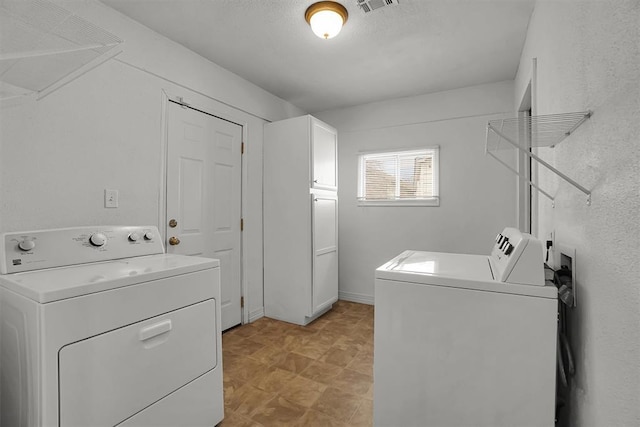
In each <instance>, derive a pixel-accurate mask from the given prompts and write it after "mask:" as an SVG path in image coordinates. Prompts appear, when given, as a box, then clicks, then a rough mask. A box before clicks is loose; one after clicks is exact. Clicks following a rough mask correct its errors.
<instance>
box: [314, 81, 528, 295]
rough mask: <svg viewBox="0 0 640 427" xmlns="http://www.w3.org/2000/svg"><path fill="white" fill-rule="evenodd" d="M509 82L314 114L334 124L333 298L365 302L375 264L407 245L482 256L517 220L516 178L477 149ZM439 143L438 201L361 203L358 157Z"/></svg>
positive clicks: (507, 96) (505, 110)
mask: <svg viewBox="0 0 640 427" xmlns="http://www.w3.org/2000/svg"><path fill="white" fill-rule="evenodd" d="M513 96H514V95H513V81H506V82H500V83H495V84H487V85H481V86H473V87H468V88H462V89H457V90H451V91H446V92H440V93H434V94H430V95H421V96H415V97H408V98H400V99H394V100H388V101H383V102H377V103H372V104H366V105H361V106H357V107H352V108H344V109H337V110H330V111H325V112H321V113H318V114H314V115H315V116H317V117H318V118H320V119H321V120H324V121H326V122H327V123H329V124H331V125H333V126H334V127H336V128H337V129H338V163H339V168H338V172H339V175H338V178H339V184H338V197H339V201H340V206H339V245H338V247H339V250H340V255H339V257H340V258H339V261H340V265H339V270H340V272H339V287H340V297H341V298H344V299H349V300H353V301H361V302H367V303H372V302H373V293H374V292H373V291H374V289H373V288H374V286H373V284H374V270H375V269H376V268H377V267H379V266H380V265H381V264H383V263H384V262H386V261H387V260H389V259H391V258H392V257H394V256H396V255H398V254H399V253H400V252H402V251H403V250H405V249H418V250H426V251H438V252H459V253H471V254H487V253H488V252H489V251H490V249H491V245H492V243H493V238H494V237H495V235H496V234H497V233H498V232H500V231H501V230H502V229H503V228H504V227H506V226H515V225H516V178H515V175H513V174H512V173H511V172H510V171H508V170H507V169H506V168H504V167H503V166H501V165H500V164H499V163H497V162H496V161H495V160H493V159H491V158H490V157H488V156H486V155H485V153H484V144H485V135H486V126H487V122H488V120H491V119H494V118H500V117H504V116H505V114H507V115H513V113H512V112H511V111H512V110H513ZM434 145H438V146H440V174H439V177H440V206H438V207H416V206H404V207H387V206H385V207H381V206H375V207H374V206H367V207H364V206H358V203H357V200H356V194H357V172H358V154H359V153H360V152H363V151H372V150H390V149H392V150H393V149H399V150H400V149H411V148H416V147H424V146H434Z"/></svg>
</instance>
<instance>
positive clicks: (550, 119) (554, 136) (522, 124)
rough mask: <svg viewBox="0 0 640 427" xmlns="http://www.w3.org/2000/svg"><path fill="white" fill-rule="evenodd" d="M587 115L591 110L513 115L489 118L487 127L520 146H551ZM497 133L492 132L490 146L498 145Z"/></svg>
mask: <svg viewBox="0 0 640 427" xmlns="http://www.w3.org/2000/svg"><path fill="white" fill-rule="evenodd" d="M589 117H591V111H581V112H576V113H563V114H549V115H543V116H528V117H514V118H509V119H497V120H490V121H489V127H490V128H491V129H492V130H497V131H499V133H500V134H502V135H505V136H506V137H508V138H509V139H511V141H514V142H516V143H517V144H520V145H522V146H527V147H529V146H530V147H553V146H555V145H557V144H559V143H560V142H562V140H563V139H565V138H566V137H568V136H569V135H571V134H572V133H573V132H574V131H575V130H576V129H577V128H578V127H579V126H580V125H581V124H582V123H583V122H584V121H585V120H587V119H588V118H589ZM499 133H496V132H493V133H492V135H491V141H490V142H491V145H490V146H491V147H496V148H498V147H499V145H500V139H502V137H501V136H500V134H499Z"/></svg>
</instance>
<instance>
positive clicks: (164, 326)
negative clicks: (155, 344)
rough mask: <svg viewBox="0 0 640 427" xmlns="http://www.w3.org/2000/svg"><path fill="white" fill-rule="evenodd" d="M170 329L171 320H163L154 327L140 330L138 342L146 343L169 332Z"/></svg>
mask: <svg viewBox="0 0 640 427" xmlns="http://www.w3.org/2000/svg"><path fill="white" fill-rule="evenodd" d="M171 329H172V325H171V319H168V320H164V321H162V322H160V323H156V324H155V325H151V326H147V327H146V328H142V329H140V335H139V337H140V341H146V340H148V339H150V338H153V337H156V336H158V335H160V334H164V333H166V332H169V331H170V330H171Z"/></svg>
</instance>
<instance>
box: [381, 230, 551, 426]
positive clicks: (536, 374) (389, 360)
mask: <svg viewBox="0 0 640 427" xmlns="http://www.w3.org/2000/svg"><path fill="white" fill-rule="evenodd" d="M375 306H376V309H375V328H374V405H373V407H374V424H375V425H376V426H405V427H409V426H421V427H425V426H438V427H445V426H456V427H459V426H487V427H498V426H504V427H513V426H518V427H524V426H535V427H541V426H553V425H554V416H555V372H556V333H557V332H556V331H557V329H556V321H557V320H556V319H557V290H556V288H555V286H553V285H545V281H544V271H543V249H542V245H541V243H540V241H538V240H536V239H535V238H533V237H531V236H530V235H528V234H524V233H520V232H519V231H518V230H516V229H513V228H505V229H504V231H503V232H502V233H501V234H499V235H498V237H497V238H496V243H495V245H494V247H493V249H492V251H491V255H489V256H483V255H465V254H451V253H438V252H419V251H405V252H403V253H402V254H400V255H398V256H397V257H396V258H394V259H392V260H391V261H389V262H387V263H386V264H384V265H383V266H381V267H380V268H378V269H377V270H376V274H375Z"/></svg>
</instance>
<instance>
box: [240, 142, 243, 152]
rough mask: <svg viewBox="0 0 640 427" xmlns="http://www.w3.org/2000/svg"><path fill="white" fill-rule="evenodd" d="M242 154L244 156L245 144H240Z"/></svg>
mask: <svg viewBox="0 0 640 427" xmlns="http://www.w3.org/2000/svg"><path fill="white" fill-rule="evenodd" d="M240 154H244V142H243V143H242V144H240Z"/></svg>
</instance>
